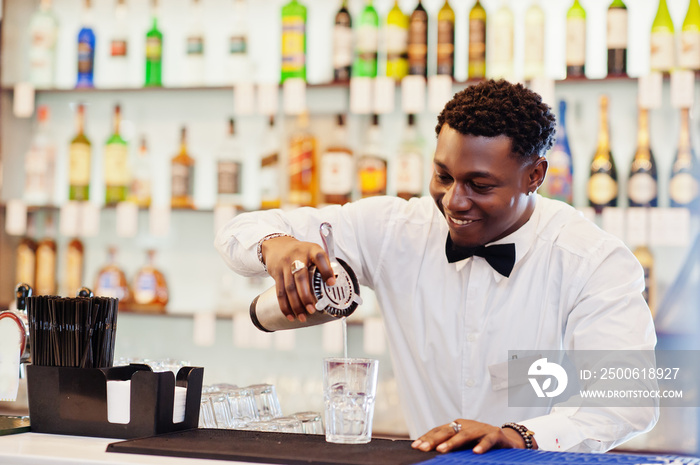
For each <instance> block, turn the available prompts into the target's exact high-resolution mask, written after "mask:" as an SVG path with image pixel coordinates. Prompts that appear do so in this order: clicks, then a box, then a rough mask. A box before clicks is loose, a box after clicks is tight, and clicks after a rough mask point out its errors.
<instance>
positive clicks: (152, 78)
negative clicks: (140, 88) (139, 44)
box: [144, 0, 163, 87]
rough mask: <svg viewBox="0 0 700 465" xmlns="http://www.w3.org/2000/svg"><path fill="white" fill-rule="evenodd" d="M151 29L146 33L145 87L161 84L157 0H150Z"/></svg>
mask: <svg viewBox="0 0 700 465" xmlns="http://www.w3.org/2000/svg"><path fill="white" fill-rule="evenodd" d="M151 10H152V13H151V14H152V17H153V19H152V20H151V29H150V30H149V31H148V32H147V33H146V81H145V84H144V85H145V86H146V87H161V86H162V85H163V76H162V72H163V33H161V32H160V30H159V29H158V0H152V1H151Z"/></svg>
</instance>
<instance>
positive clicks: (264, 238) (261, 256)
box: [256, 232, 294, 273]
mask: <svg viewBox="0 0 700 465" xmlns="http://www.w3.org/2000/svg"><path fill="white" fill-rule="evenodd" d="M283 236H287V237H294V236H292V235H291V234H287V233H280V232H277V233H272V234H268V235H267V236H265V237H263V238H262V239H260V240H259V241H258V246H257V248H256V251H257V252H258V260H260V263H262V266H263V268H264V269H265V273H267V265H265V262H264V261H263V255H262V245H263V242H265V241H266V240H268V239H274V238H275V237H283Z"/></svg>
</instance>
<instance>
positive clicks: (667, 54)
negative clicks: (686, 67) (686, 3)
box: [649, 0, 676, 73]
mask: <svg viewBox="0 0 700 465" xmlns="http://www.w3.org/2000/svg"><path fill="white" fill-rule="evenodd" d="M675 49H676V47H675V39H674V28H673V20H672V19H671V14H670V13H669V12H668V6H667V5H666V0H659V8H658V9H657V10H656V17H655V18H654V22H653V23H652V24H651V56H650V58H649V66H650V68H651V70H652V71H659V72H662V73H663V72H665V73H668V72H670V71H671V69H673V67H674V66H675Z"/></svg>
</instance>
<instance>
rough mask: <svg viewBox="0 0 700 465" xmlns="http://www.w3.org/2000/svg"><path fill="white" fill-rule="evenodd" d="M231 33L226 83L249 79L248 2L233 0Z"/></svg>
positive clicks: (250, 70)
mask: <svg viewBox="0 0 700 465" xmlns="http://www.w3.org/2000/svg"><path fill="white" fill-rule="evenodd" d="M230 24H231V25H232V27H231V33H230V35H229V37H228V54H227V57H226V63H225V72H226V80H225V82H226V83H227V84H236V83H238V82H245V81H247V80H250V78H251V76H252V73H253V71H254V70H253V63H252V61H251V58H250V54H249V53H248V3H247V1H246V0H233V11H232V17H231V22H230Z"/></svg>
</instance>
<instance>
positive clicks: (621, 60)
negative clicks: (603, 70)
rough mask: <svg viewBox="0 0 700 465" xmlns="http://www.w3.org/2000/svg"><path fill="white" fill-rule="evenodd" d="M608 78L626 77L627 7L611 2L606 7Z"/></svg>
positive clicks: (614, 1) (614, 0)
mask: <svg viewBox="0 0 700 465" xmlns="http://www.w3.org/2000/svg"><path fill="white" fill-rule="evenodd" d="M607 23H608V28H607V30H608V34H607V43H608V76H625V75H627V24H628V23H627V6H626V5H625V3H624V2H623V1H622V0H613V2H612V3H611V4H610V6H609V7H608V17H607Z"/></svg>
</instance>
